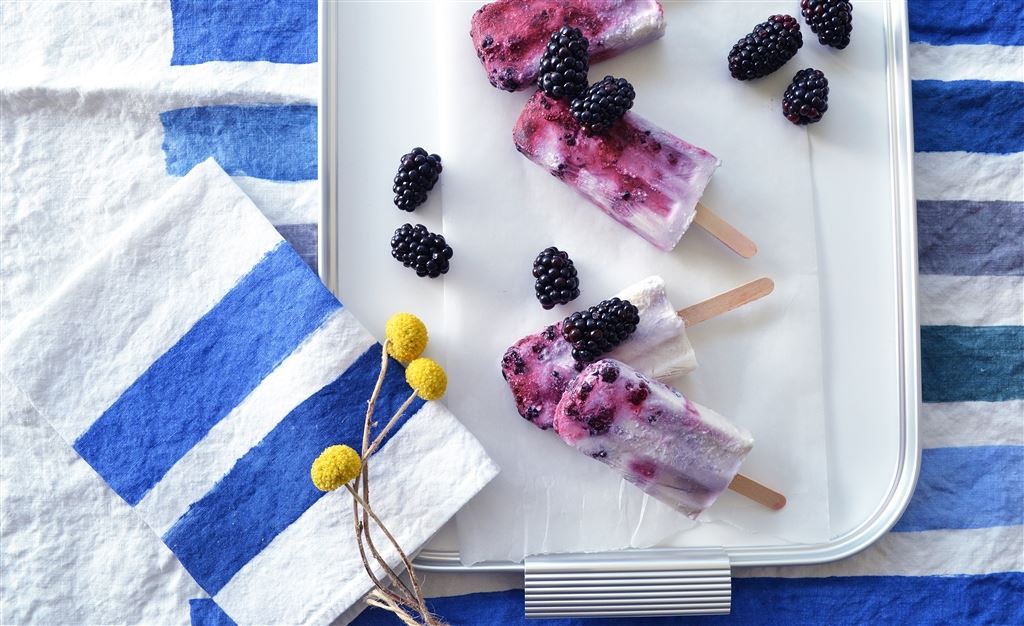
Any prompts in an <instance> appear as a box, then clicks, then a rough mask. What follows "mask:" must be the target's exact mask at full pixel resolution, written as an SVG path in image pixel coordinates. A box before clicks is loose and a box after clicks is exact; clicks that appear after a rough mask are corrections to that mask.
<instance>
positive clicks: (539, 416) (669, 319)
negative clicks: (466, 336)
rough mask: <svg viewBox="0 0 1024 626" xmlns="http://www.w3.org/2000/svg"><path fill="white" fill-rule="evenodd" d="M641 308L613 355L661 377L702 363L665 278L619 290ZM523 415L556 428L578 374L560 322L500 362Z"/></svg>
mask: <svg viewBox="0 0 1024 626" xmlns="http://www.w3.org/2000/svg"><path fill="white" fill-rule="evenodd" d="M616 295H617V296H618V297H619V298H620V299H622V300H629V301H630V302H632V303H633V305H634V306H636V308H637V311H638V312H639V313H640V324H638V325H637V328H636V331H634V332H633V334H632V335H630V336H629V338H628V339H626V340H625V341H624V342H622V343H621V344H619V345H618V346H617V347H616V348H615V349H614V350H612V351H611V352H610V353H609V355H610V356H613V357H614V358H617V359H621V360H623V361H626V362H628V363H632V364H633V365H634V366H635V367H637V368H638V369H640V370H641V371H644V372H647V373H648V374H649V375H651V376H654V377H656V378H668V377H672V376H678V375H682V374H686V373H687V372H691V371H693V370H694V369H696V367H697V357H696V355H695V354H694V351H693V346H692V345H690V340H689V339H688V338H687V337H686V323H685V322H684V320H683V319H682V318H681V317H680V315H679V312H677V311H676V309H675V308H674V307H673V306H672V302H671V301H669V299H668V295H667V294H666V293H665V281H664V280H663V279H662V278H661V277H660V276H651V277H649V278H646V279H644V280H641V281H640V282H638V283H636V284H634V285H631V286H629V287H627V288H626V289H624V290H622V291H620V292H619V293H618V294H616ZM501 372H502V375H503V376H504V377H505V380H506V381H507V382H508V385H509V387H510V388H511V389H512V395H513V396H514V398H515V402H516V408H517V409H518V410H519V414H520V415H522V416H523V417H525V418H526V419H528V420H529V421H531V422H532V423H533V424H534V425H535V426H537V427H539V428H543V429H547V428H551V426H552V423H553V420H554V414H555V406H556V405H557V404H558V401H559V400H561V399H562V393H563V392H564V391H565V389H566V387H567V386H568V385H569V383H570V382H572V380H573V379H574V378H575V377H576V375H577V374H578V373H579V372H578V371H577V370H576V363H575V360H574V359H573V358H572V346H570V345H569V342H567V341H566V340H565V339H564V338H563V337H562V332H561V322H559V323H558V324H554V325H552V326H548V327H547V328H545V329H544V330H543V331H541V332H539V333H535V334H533V335H528V336H527V337H524V338H522V339H520V340H519V341H517V342H516V343H515V344H513V345H512V346H511V347H510V348H509V349H508V350H507V351H506V352H505V355H504V357H503V358H502V361H501Z"/></svg>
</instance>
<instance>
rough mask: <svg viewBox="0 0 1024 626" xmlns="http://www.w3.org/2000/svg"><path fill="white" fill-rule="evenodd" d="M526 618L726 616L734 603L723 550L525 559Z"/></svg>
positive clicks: (729, 574) (638, 551)
mask: <svg viewBox="0 0 1024 626" xmlns="http://www.w3.org/2000/svg"><path fill="white" fill-rule="evenodd" d="M524 570H525V587H526V617H527V618H541V617H625V616H653V615H722V614H728V613H729V608H730V606H731V603H732V574H731V567H730V565H729V555H728V554H726V552H725V550H723V549H721V548H700V549H690V548H687V549H657V550H642V551H641V550H634V551H629V550H625V551H621V552H600V553H588V554H551V555H541V556H533V557H527V558H526V560H525V562H524Z"/></svg>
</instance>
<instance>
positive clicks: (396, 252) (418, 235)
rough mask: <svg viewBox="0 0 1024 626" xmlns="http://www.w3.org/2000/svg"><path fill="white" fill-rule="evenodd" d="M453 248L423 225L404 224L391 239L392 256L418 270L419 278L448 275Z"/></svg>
mask: <svg viewBox="0 0 1024 626" xmlns="http://www.w3.org/2000/svg"><path fill="white" fill-rule="evenodd" d="M452 254H453V253H452V247H451V246H449V245H448V244H447V243H445V240H444V237H443V236H441V235H435V234H434V233H432V232H430V231H428V230H427V227H426V226H424V225H423V224H417V225H416V226H413V225H412V224H402V226H401V227H399V228H398V230H396V231H395V234H394V236H392V237H391V256H393V257H395V259H397V260H399V261H401V263H402V265H404V266H406V267H411V268H413V269H415V270H416V275H417V276H429V277H431V278H437V277H438V276H440V275H441V274H447V273H448V260H449V259H451V258H452Z"/></svg>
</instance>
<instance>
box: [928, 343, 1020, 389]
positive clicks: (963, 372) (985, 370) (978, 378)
mask: <svg viewBox="0 0 1024 626" xmlns="http://www.w3.org/2000/svg"><path fill="white" fill-rule="evenodd" d="M921 379H922V383H921V387H922V396H923V399H924V401H925V402H964V401H968V400H987V401H999V400H1018V399H1021V398H1024V327H1022V326H922V327H921Z"/></svg>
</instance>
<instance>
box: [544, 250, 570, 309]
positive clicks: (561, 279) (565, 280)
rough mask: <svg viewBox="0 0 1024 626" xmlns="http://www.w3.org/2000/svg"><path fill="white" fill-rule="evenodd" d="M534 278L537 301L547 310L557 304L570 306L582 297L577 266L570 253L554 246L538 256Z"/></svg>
mask: <svg viewBox="0 0 1024 626" xmlns="http://www.w3.org/2000/svg"><path fill="white" fill-rule="evenodd" d="M533 277H534V278H536V279H537V282H536V283H534V285H533V288H534V290H536V292H537V299H538V300H540V305H541V306H542V307H544V308H545V309H550V308H551V307H553V306H555V305H556V304H568V303H569V302H571V301H573V300H575V299H576V298H577V297H579V295H580V290H579V286H580V281H579V279H578V278H576V266H575V265H573V262H572V259H570V258H569V253H567V252H562V251H561V250H559V249H558V248H556V247H554V246H552V247H550V248H544V250H543V251H542V252H541V253H540V254H538V255H537V258H536V260H534V262H533Z"/></svg>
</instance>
